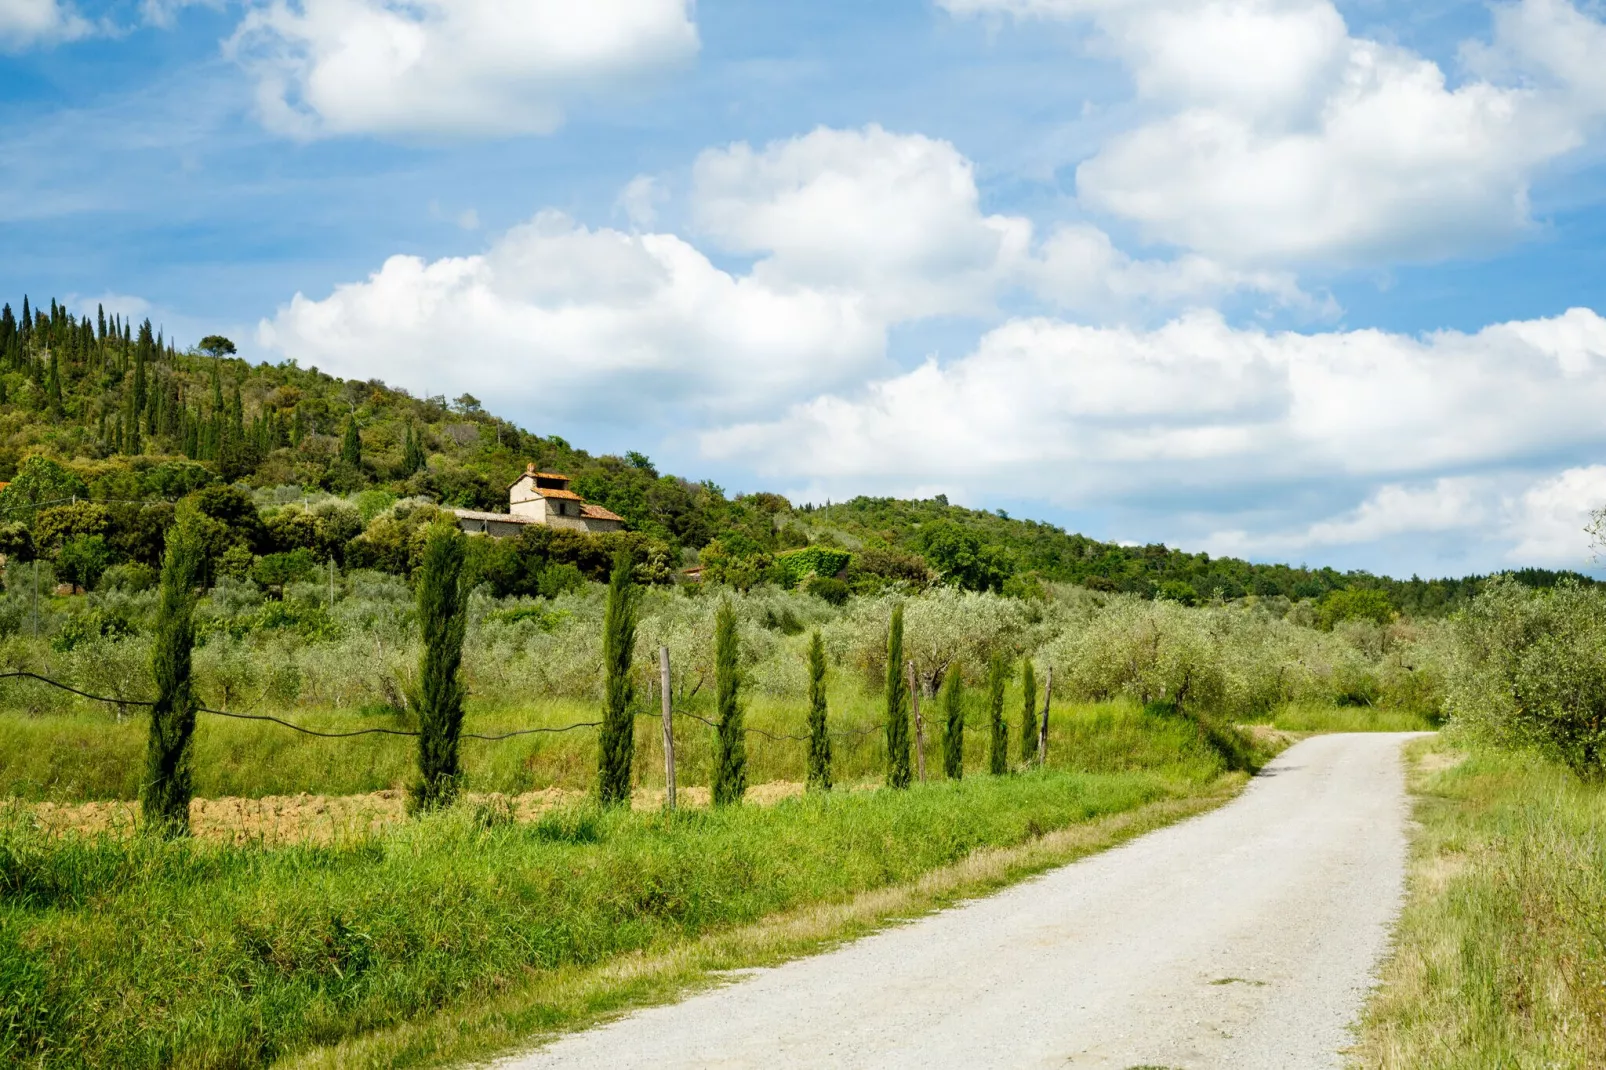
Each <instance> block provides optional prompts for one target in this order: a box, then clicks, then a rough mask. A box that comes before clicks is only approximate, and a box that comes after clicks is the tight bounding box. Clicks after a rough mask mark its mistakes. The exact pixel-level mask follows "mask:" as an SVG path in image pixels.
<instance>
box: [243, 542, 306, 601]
mask: <svg viewBox="0 0 1606 1070" xmlns="http://www.w3.org/2000/svg"><path fill="white" fill-rule="evenodd" d="M317 567H318V562H317V560H316V559H315V558H314V557H313V556H312V551H311V550H309V549H307V548H306V547H305V546H298V547H296V548H295V549H294V550H291V551H290V552H289V553H281V554H268V555H266V556H265V557H259V558H257V559H256V561H255V562H253V563H252V565H251V578H252V579H253V580H255V581H256V582H257V583H259V584H261V585H262V586H264V587H268V588H271V589H272V590H274V591H275V592H276V593H277V594H278V595H279V597H281V598H282V597H284V588H285V585H286V584H289V583H294V582H296V581H297V580H304V579H306V578H307V577H308V576H310V575H312V573H313V571H314V570H315V569H316V568H317Z"/></svg>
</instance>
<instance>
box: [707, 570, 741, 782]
mask: <svg viewBox="0 0 1606 1070" xmlns="http://www.w3.org/2000/svg"><path fill="white" fill-rule="evenodd" d="M738 658H739V652H738V650H737V640H736V611H735V610H734V609H733V608H732V607H731V603H730V601H729V599H726V600H724V601H722V602H721V603H720V606H719V612H718V613H717V614H716V615H715V617H714V692H715V697H714V702H715V706H716V716H717V718H718V720H717V724H718V726H719V727H718V729H717V730H718V732H719V758H718V761H717V763H716V765H715V767H714V784H713V793H712V794H713V797H714V805H715V806H729V805H731V804H732V803H738V802H741V801H742V796H743V795H746V794H747V724H746V720H745V711H744V710H743V708H742V699H741V693H740V690H741V676H740V669H739V667H738Z"/></svg>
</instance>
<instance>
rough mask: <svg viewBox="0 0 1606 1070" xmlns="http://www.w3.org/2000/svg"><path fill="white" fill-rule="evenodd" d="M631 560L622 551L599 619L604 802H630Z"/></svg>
mask: <svg viewBox="0 0 1606 1070" xmlns="http://www.w3.org/2000/svg"><path fill="white" fill-rule="evenodd" d="M634 567H635V562H634V561H632V560H631V558H630V555H629V554H626V553H620V554H619V555H618V556H617V557H615V558H614V559H613V575H612V576H611V577H609V580H608V609H607V612H606V614H605V615H604V616H603V620H602V668H603V673H604V681H605V682H604V685H603V707H602V731H601V732H600V733H599V734H598V737H597V792H598V795H599V796H600V797H601V799H602V801H603V802H604V803H608V804H613V803H628V802H629V801H630V764H631V761H632V760H633V759H634V757H635V748H636V724H635V717H634V714H633V711H632V710H631V706H632V705H633V704H634V700H635V692H634V688H633V686H632V684H631V681H630V659H631V655H632V654H633V653H634V651H635V647H636V592H635V587H634V585H633V584H632V583H631V582H630V573H631V571H632V570H633V569H634Z"/></svg>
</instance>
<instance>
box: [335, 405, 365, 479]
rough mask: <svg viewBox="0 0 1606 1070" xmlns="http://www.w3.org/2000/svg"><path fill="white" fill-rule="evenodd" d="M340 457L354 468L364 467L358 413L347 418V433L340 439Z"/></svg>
mask: <svg viewBox="0 0 1606 1070" xmlns="http://www.w3.org/2000/svg"><path fill="white" fill-rule="evenodd" d="M340 459H341V461H343V462H345V463H346V464H349V465H351V466H352V467H353V468H361V467H362V437H361V436H360V435H358V434H357V414H356V413H352V414H351V415H350V416H349V417H347V418H346V435H345V437H344V438H342V439H341V440H340Z"/></svg>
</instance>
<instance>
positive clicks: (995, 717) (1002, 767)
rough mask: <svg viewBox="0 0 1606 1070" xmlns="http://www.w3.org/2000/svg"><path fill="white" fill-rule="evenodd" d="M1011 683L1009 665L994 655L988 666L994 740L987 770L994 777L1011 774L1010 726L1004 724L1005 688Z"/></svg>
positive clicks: (988, 689) (991, 723)
mask: <svg viewBox="0 0 1606 1070" xmlns="http://www.w3.org/2000/svg"><path fill="white" fill-rule="evenodd" d="M1008 683H1009V665H1008V664H1007V663H1006V662H1005V661H1004V656H1003V655H1002V654H994V655H993V659H992V661H991V663H989V665H988V666H987V715H988V720H989V723H990V725H991V726H992V739H991V740H990V741H989V745H988V748H987V769H988V772H990V773H992V774H993V775H994V776H999V775H1001V774H1003V773H1007V772H1009V726H1008V725H1006V724H1005V723H1004V688H1005V687H1006V686H1007V685H1008Z"/></svg>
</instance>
